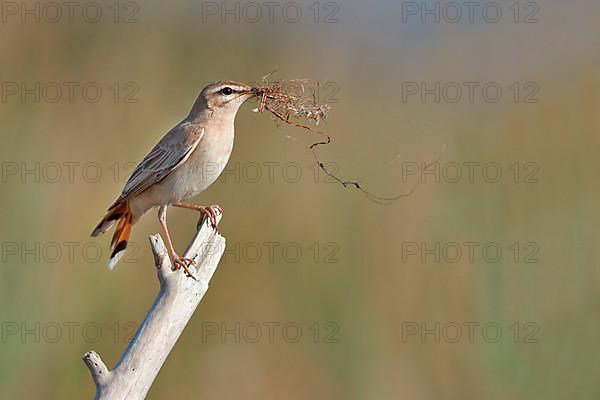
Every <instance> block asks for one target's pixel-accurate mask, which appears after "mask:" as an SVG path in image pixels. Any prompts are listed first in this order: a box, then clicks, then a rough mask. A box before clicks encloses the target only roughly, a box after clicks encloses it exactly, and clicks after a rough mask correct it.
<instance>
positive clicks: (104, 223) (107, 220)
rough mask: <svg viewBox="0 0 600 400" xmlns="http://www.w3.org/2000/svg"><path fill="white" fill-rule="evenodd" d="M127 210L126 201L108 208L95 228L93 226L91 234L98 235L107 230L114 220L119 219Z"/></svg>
mask: <svg viewBox="0 0 600 400" xmlns="http://www.w3.org/2000/svg"><path fill="white" fill-rule="evenodd" d="M128 211H129V207H127V202H125V201H124V202H122V203H118V204H115V205H114V206H113V207H111V208H109V209H108V211H107V212H106V215H105V216H104V217H103V218H102V220H101V221H100V223H99V224H98V225H97V226H96V228H94V230H93V232H92V236H99V235H102V234H103V233H105V232H106V231H108V230H109V229H110V228H112V226H113V225H114V224H115V221H117V220H119V219H120V218H121V217H122V216H123V215H124V214H125V213H127V212H128Z"/></svg>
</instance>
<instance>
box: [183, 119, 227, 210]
mask: <svg viewBox="0 0 600 400" xmlns="http://www.w3.org/2000/svg"><path fill="white" fill-rule="evenodd" d="M220 128H221V129H212V130H210V129H207V130H206V131H205V133H204V135H203V137H202V139H201V140H200V143H198V145H197V146H196V148H195V149H194V151H193V152H192V154H191V155H190V157H189V158H188V159H187V160H186V161H185V163H184V164H183V165H181V167H180V168H177V170H176V171H175V172H178V175H179V176H178V177H177V178H176V179H177V180H178V181H179V182H178V185H177V186H179V187H180V188H181V195H182V197H183V198H182V199H181V200H180V201H182V200H184V199H186V198H189V197H192V196H195V195H197V194H199V193H200V192H202V191H203V190H205V189H206V188H207V187H209V186H210V185H212V184H213V183H214V182H215V181H216V180H217V178H218V177H219V176H220V175H221V173H222V172H223V170H224V169H225V166H226V165H227V162H228V161H229V156H230V155H231V151H232V150H233V138H234V129H233V126H231V127H220Z"/></svg>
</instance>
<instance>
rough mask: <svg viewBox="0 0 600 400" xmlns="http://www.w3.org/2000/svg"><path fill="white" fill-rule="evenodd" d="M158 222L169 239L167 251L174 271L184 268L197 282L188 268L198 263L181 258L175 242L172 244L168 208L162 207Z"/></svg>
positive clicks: (159, 211) (159, 210) (187, 274)
mask: <svg viewBox="0 0 600 400" xmlns="http://www.w3.org/2000/svg"><path fill="white" fill-rule="evenodd" d="M158 221H159V222H160V226H161V227H162V229H163V232H164V234H165V238H166V239H167V251H168V252H169V257H171V262H172V263H173V270H174V271H177V270H178V269H179V268H183V271H184V272H185V275H186V276H188V277H190V278H192V279H193V280H195V281H197V280H198V279H196V277H195V276H194V275H192V273H191V272H190V270H189V269H188V266H190V265H193V264H196V262H195V261H194V260H192V259H190V258H184V257H179V256H178V255H177V253H175V248H174V247H173V242H171V236H170V235H169V229H168V228H167V206H166V205H164V206H160V208H159V209H158Z"/></svg>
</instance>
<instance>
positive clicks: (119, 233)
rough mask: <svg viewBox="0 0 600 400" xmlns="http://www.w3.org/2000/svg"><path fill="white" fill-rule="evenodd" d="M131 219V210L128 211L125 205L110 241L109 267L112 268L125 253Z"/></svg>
mask: <svg viewBox="0 0 600 400" xmlns="http://www.w3.org/2000/svg"><path fill="white" fill-rule="evenodd" d="M132 219H133V218H132V215H131V211H129V207H126V211H125V213H123V215H122V216H121V218H120V219H119V222H118V223H117V227H116V228H115V233H114V234H113V237H112V240H111V241H110V249H111V250H112V254H111V255H110V260H109V261H108V267H109V268H110V269H113V268H114V267H115V265H117V263H118V262H119V260H120V259H121V257H123V255H124V254H125V248H126V247H127V241H128V240H129V236H130V235H131V227H132V226H133V224H132Z"/></svg>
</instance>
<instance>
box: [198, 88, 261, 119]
mask: <svg viewBox="0 0 600 400" xmlns="http://www.w3.org/2000/svg"><path fill="white" fill-rule="evenodd" d="M255 95H256V91H255V90H254V89H253V88H252V86H250V85H246V84H245V83H240V82H233V81H219V82H214V83H211V84H209V85H207V86H206V87H205V88H204V89H203V90H202V93H200V97H202V98H203V100H204V102H205V104H206V106H207V108H208V109H210V110H211V111H213V112H225V113H233V114H235V113H236V112H237V110H238V108H240V106H241V105H242V104H243V103H244V102H245V101H246V100H248V99H249V98H251V97H253V96H255Z"/></svg>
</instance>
